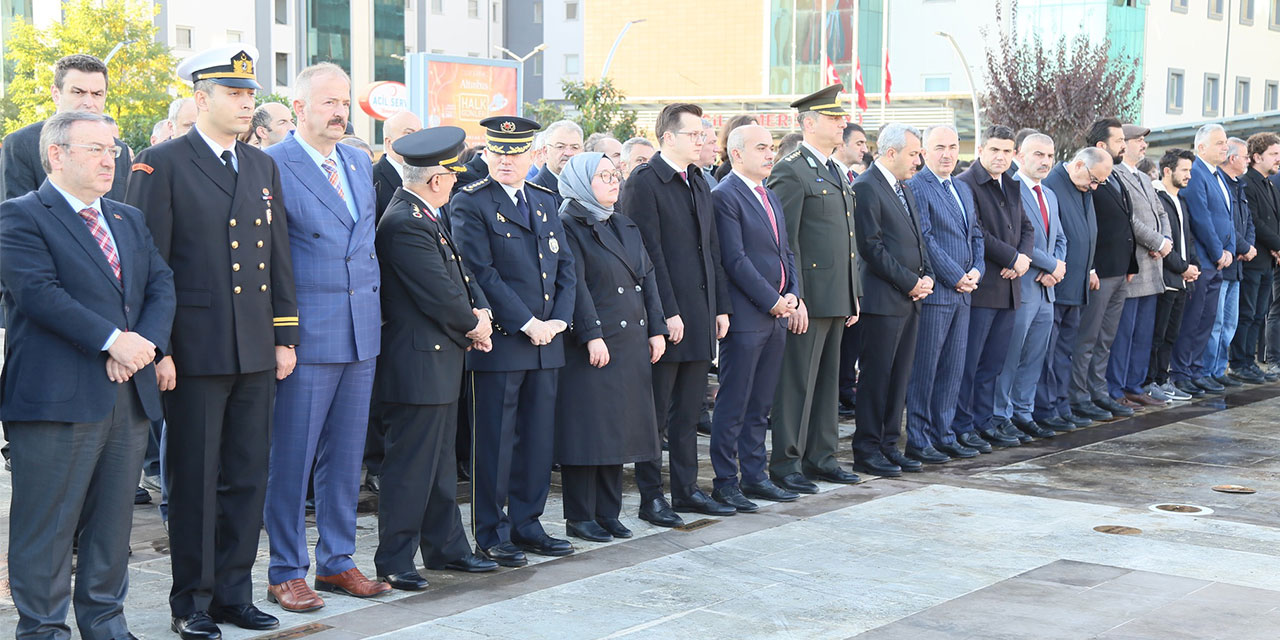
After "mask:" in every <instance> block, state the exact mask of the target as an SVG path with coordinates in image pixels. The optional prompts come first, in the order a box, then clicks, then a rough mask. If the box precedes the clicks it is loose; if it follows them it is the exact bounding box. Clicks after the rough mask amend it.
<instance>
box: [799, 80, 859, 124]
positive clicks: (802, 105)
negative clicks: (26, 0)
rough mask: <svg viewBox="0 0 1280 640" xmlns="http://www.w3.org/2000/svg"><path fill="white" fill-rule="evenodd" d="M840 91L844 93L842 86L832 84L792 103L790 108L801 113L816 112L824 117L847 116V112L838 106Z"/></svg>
mask: <svg viewBox="0 0 1280 640" xmlns="http://www.w3.org/2000/svg"><path fill="white" fill-rule="evenodd" d="M841 91H844V85H843V84H839V83H837V84H833V85H831V86H829V87H825V88H822V89H819V90H817V91H815V92H813V93H811V94H809V95H807V96H805V97H803V98H800V99H799V100H796V101H795V102H792V103H791V108H792V109H795V110H797V111H800V112H801V113H803V112H805V111H816V112H818V113H821V114H822V115H824V116H847V115H849V112H847V111H845V110H844V106H842V105H841V104H840V92H841Z"/></svg>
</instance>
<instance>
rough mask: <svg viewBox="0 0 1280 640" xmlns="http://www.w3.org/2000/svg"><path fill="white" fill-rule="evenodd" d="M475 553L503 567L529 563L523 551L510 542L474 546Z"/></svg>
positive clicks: (520, 565) (521, 565)
mask: <svg viewBox="0 0 1280 640" xmlns="http://www.w3.org/2000/svg"><path fill="white" fill-rule="evenodd" d="M476 555H479V556H483V557H485V558H488V559H490V560H492V561H494V562H496V563H498V564H500V565H502V566H504V567H523V566H525V565H526V564H529V558H527V557H525V555H524V552H523V551H521V550H520V548H519V547H517V546H516V545H514V544H511V543H510V542H500V543H498V544H496V545H494V546H492V547H489V548H488V549H481V548H480V547H476Z"/></svg>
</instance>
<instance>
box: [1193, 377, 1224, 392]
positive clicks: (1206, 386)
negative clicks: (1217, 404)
mask: <svg viewBox="0 0 1280 640" xmlns="http://www.w3.org/2000/svg"><path fill="white" fill-rule="evenodd" d="M1192 382H1193V383H1194V384H1195V385H1196V386H1197V387H1200V388H1201V389H1203V390H1204V391H1205V392H1206V393H1222V392H1223V391H1226V390H1227V388H1226V387H1224V386H1222V385H1220V384H1218V381H1217V380H1214V379H1213V378H1211V377H1209V376H1205V377H1203V378H1196V379H1195V380H1193V381H1192Z"/></svg>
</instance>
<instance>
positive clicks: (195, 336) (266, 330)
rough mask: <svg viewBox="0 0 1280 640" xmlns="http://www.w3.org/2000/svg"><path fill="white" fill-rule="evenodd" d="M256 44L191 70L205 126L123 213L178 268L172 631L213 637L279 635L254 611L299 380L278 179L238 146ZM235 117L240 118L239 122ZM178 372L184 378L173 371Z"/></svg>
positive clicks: (172, 147)
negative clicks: (267, 516)
mask: <svg viewBox="0 0 1280 640" xmlns="http://www.w3.org/2000/svg"><path fill="white" fill-rule="evenodd" d="M254 54H256V50H255V49H254V48H253V47H251V46H249V45H241V44H234V45H226V46H222V47H217V48H214V49H210V50H208V51H205V52H203V53H200V54H197V55H195V56H193V57H191V58H189V59H188V60H187V61H185V62H183V63H182V65H181V66H180V67H179V68H178V75H179V76H181V77H183V78H184V79H187V80H190V81H192V82H193V83H194V85H195V99H196V105H197V107H198V108H199V112H200V114H199V116H197V118H196V125H195V126H194V127H192V128H191V131H189V132H188V133H187V135H185V136H182V137H181V138H176V139H173V140H170V141H168V142H165V143H161V144H159V145H156V146H154V147H151V148H150V149H147V150H146V151H143V152H142V153H141V154H139V156H138V159H137V162H136V163H134V165H133V175H132V176H131V177H130V179H129V202H130V204H133V205H135V206H137V207H138V208H139V209H141V210H142V212H143V214H144V215H145V216H146V218H147V225H148V226H149V227H150V229H151V233H152V234H153V235H154V237H155V242H156V246H157V248H158V249H159V250H160V255H161V257H163V258H164V259H165V260H166V261H168V263H169V266H171V267H172V268H173V273H174V283H175V284H174V286H175V289H176V290H177V303H178V310H177V313H176V316H175V319H174V331H173V338H172V342H173V348H172V349H171V350H169V351H167V352H166V354H165V358H164V359H163V360H161V362H160V364H159V367H158V368H159V371H160V373H161V377H162V379H164V378H169V379H172V377H173V376H175V375H176V376H177V383H176V384H177V386H176V387H173V386H172V385H171V387H170V388H172V389H173V391H171V392H170V393H168V394H166V396H165V399H164V400H165V417H166V420H167V421H168V424H169V427H170V428H169V429H168V435H167V443H166V450H165V455H166V456H167V467H168V473H169V478H168V479H167V481H168V486H169V497H170V508H169V534H170V549H171V561H172V564H173V588H172V590H171V591H170V593H169V608H170V611H171V613H172V615H173V629H174V630H175V631H177V632H178V633H179V635H181V636H182V637H183V638H199V639H208V638H217V637H220V635H221V632H220V631H219V630H218V627H217V625H216V621H219V620H222V621H227V622H231V623H233V624H235V625H237V626H240V627H243V628H249V629H269V628H272V627H275V626H276V625H278V624H279V621H278V620H276V618H275V617H274V616H270V615H268V614H266V613H263V612H262V611H260V610H259V609H258V608H257V607H255V606H254V605H253V584H252V582H251V577H250V572H251V570H252V568H253V563H254V561H255V560H256V558H257V555H258V535H259V530H260V529H261V528H262V520H261V516H262V504H263V497H264V495H265V489H266V484H267V457H268V448H269V447H268V445H269V442H270V434H271V407H272V404H273V402H274V400H275V389H276V380H278V379H284V378H285V377H287V376H288V375H289V374H290V373H292V372H293V367H294V363H295V361H296V359H295V356H294V352H293V347H294V346H296V345H297V344H298V306H297V302H296V301H295V298H294V287H293V265H292V263H291V260H290V257H289V231H288V227H287V224H286V221H285V214H284V210H283V209H282V208H281V207H279V206H278V202H277V200H276V198H278V197H280V191H281V188H280V173H279V171H278V170H277V168H276V164H275V162H274V161H272V159H271V158H270V157H269V156H267V154H265V153H263V152H262V151H259V150H258V149H255V148H253V147H251V146H249V145H247V144H244V143H242V142H237V141H236V136H237V135H240V134H242V133H244V132H245V131H247V130H248V128H249V125H250V120H249V118H248V116H249V114H251V113H253V95H254V90H255V89H257V88H258V83H257V82H256V81H255V80H254V75H253V60H254ZM241 116H244V117H243V118H242V117H241ZM175 370H176V373H175Z"/></svg>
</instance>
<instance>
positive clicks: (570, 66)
mask: <svg viewBox="0 0 1280 640" xmlns="http://www.w3.org/2000/svg"><path fill="white" fill-rule="evenodd" d="M579 73H582V63H581V62H580V61H579V60H578V54H576V53H566V54H565V56H564V74H565V75H566V76H576V75H578V74H579Z"/></svg>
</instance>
